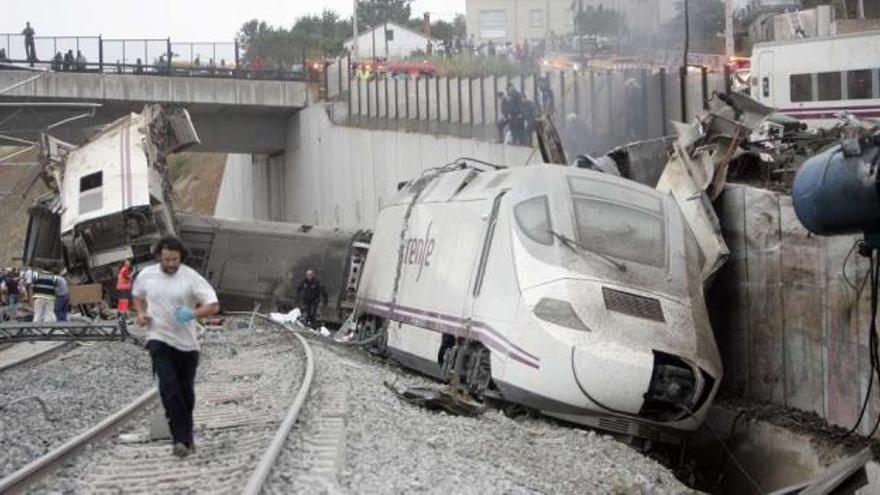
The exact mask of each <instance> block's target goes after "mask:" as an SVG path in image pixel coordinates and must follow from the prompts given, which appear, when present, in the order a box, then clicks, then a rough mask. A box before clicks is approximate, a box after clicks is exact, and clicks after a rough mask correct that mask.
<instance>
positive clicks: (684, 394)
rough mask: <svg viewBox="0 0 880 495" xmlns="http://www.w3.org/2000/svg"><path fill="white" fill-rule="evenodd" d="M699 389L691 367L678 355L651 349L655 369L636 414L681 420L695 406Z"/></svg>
mask: <svg viewBox="0 0 880 495" xmlns="http://www.w3.org/2000/svg"><path fill="white" fill-rule="evenodd" d="M698 388H700V382H699V378H698V376H697V374H696V372H695V370H694V368H693V367H691V366H690V365H689V364H687V363H686V362H685V361H684V360H682V359H681V358H679V357H678V356H674V355H672V354H666V353H665V352H659V351H654V371H653V373H652V375H651V383H650V385H649V386H648V391H647V393H645V396H644V399H645V402H644V403H643V405H642V410H641V411H640V412H639V415H640V416H644V417H647V418H650V419H653V420H655V421H672V420H677V419H680V418H682V417H684V416H685V415H687V414H688V413H689V411H690V408H692V407H694V402H695V400H694V399H695V398H696V397H695V396H696V394H697V389H698Z"/></svg>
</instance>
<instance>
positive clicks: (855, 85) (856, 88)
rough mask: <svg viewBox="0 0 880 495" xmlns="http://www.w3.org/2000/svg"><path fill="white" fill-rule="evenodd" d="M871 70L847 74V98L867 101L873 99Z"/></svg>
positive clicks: (854, 71)
mask: <svg viewBox="0 0 880 495" xmlns="http://www.w3.org/2000/svg"><path fill="white" fill-rule="evenodd" d="M873 72H874V71H872V70H871V69H866V70H851V71H849V72H847V73H846V90H847V97H848V98H849V99H850V100H867V99H870V98H871V92H872V90H873V87H872V86H871V84H872V83H871V76H872V73H873Z"/></svg>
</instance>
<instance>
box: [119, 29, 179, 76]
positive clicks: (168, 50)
mask: <svg viewBox="0 0 880 495" xmlns="http://www.w3.org/2000/svg"><path fill="white" fill-rule="evenodd" d="M165 42H166V45H165V51H166V55H168V75H171V57H172V56H173V55H174V54H173V53H172V52H171V38H168V39H166V40H165ZM123 46H124V43H123Z"/></svg>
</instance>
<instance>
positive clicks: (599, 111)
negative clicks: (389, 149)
mask: <svg viewBox="0 0 880 495" xmlns="http://www.w3.org/2000/svg"><path fill="white" fill-rule="evenodd" d="M339 75H340V74H339V72H338V68H336V69H334V72H333V74H332V76H330V77H328V79H327V81H326V82H327V84H329V86H328V90H329V93H330V94H333V95H337V94H338V95H342V96H341V97H342V98H343V99H344V100H345V102H346V105H345V108H346V109H347V112H340V113H338V114H337V117H338V118H337V119H335V120H334V121H335V122H336V123H337V124H346V125H355V126H360V127H367V128H372V129H403V130H410V131H416V132H425V133H436V134H446V135H453V136H460V137H474V138H477V139H481V140H488V141H493V140H497V139H498V132H497V130H496V123H497V122H498V120H500V116H499V113H500V111H499V105H500V102H499V101H498V99H497V98H496V94H497V93H498V92H499V91H504V90H505V88H506V87H507V85H508V83H509V84H512V85H513V86H514V87H515V88H517V89H518V90H520V91H521V92H522V93H523V95H525V97H526V98H528V99H529V100H532V101H538V100H539V99H540V97H539V95H538V91H537V90H536V85H535V81H536V79H537V76H535V75H527V76H512V77H505V76H487V77H483V78H473V79H459V78H425V77H421V78H418V79H413V78H410V77H396V78H394V77H386V78H382V79H378V80H369V81H365V80H360V79H356V78H355V79H345V80H344V81H343V80H341V79H340V78H339ZM346 75H347V74H346ZM547 75H548V77H549V78H550V86H551V88H552V89H553V94H554V95H555V112H554V123H555V124H556V127H557V129H558V130H559V132H560V134H561V135H562V137H563V139H564V141H565V144H566V148H567V149H566V152H567V153H568V154H570V155H572V156H574V155H575V154H580V153H584V152H590V153H592V154H600V153H602V152H604V151H607V150H608V149H609V148H612V147H614V146H619V145H621V144H624V143H626V142H630V141H636V140H643V139H654V138H658V137H664V136H667V135H670V134H672V127H671V125H670V124H669V122H670V121H672V120H682V119H683V113H682V105H683V104H684V106H685V108H684V110H685V111H684V120H691V119H693V118H694V117H695V116H696V115H698V114H699V113H700V112H701V111H703V102H704V98H709V97H711V95H712V93H713V92H716V91H718V92H723V91H725V81H724V74H723V73H713V72H708V73H706V80H705V84H706V87H705V90H704V88H703V74H702V73H701V71H699V70H691V71H689V72H688V73H687V76H686V98H682V95H681V78H680V75H679V73H678V72H677V71H675V72H667V71H661V70H650V69H629V70H622V69H615V70H595V69H593V70H585V71H577V72H574V71H554V72H549V73H548V74H547ZM340 84H345V86H344V87H339V86H340ZM569 117H571V118H574V119H575V120H574V121H572V120H571V118H569Z"/></svg>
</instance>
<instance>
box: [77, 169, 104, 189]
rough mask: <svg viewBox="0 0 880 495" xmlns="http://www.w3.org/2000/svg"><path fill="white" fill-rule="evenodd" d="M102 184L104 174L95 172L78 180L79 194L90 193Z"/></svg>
mask: <svg viewBox="0 0 880 495" xmlns="http://www.w3.org/2000/svg"><path fill="white" fill-rule="evenodd" d="M103 184H104V172H95V173H93V174H89V175H84V176H82V177H80V178H79V192H86V191H91V190H92V189H97V188H99V187H101V186H102V185H103Z"/></svg>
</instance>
